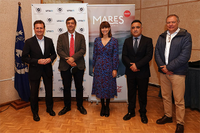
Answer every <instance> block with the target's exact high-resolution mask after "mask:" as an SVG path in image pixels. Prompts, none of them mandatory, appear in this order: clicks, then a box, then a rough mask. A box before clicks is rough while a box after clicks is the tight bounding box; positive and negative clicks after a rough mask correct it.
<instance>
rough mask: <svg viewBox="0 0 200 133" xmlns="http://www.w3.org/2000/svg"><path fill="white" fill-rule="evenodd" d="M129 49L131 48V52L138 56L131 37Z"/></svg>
mask: <svg viewBox="0 0 200 133" xmlns="http://www.w3.org/2000/svg"><path fill="white" fill-rule="evenodd" d="M129 48H130V51H133V53H134V54H136V53H135V50H134V49H133V37H131V38H130V40H129Z"/></svg>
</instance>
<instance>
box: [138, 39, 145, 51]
mask: <svg viewBox="0 0 200 133" xmlns="http://www.w3.org/2000/svg"><path fill="white" fill-rule="evenodd" d="M143 42H144V38H143V35H142V36H141V39H140V43H139V47H138V49H137V51H140V49H141V48H142V46H143V44H144V43H143Z"/></svg>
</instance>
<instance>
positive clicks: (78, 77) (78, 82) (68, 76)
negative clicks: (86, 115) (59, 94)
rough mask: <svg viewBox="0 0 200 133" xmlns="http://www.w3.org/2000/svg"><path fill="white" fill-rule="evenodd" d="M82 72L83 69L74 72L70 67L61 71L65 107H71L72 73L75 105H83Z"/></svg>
mask: <svg viewBox="0 0 200 133" xmlns="http://www.w3.org/2000/svg"><path fill="white" fill-rule="evenodd" d="M83 74H84V70H78V71H76V72H75V73H73V74H72V73H71V72H70V68H69V69H68V70H67V71H61V77H62V82H63V86H64V90H63V94H64V104H65V107H71V82H72V75H73V77H74V83H75V87H76V101H77V106H78V107H80V106H82V105H83V85H82V83H83Z"/></svg>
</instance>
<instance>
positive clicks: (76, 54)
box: [57, 17, 87, 115]
mask: <svg viewBox="0 0 200 133" xmlns="http://www.w3.org/2000/svg"><path fill="white" fill-rule="evenodd" d="M66 26H67V30H68V31H67V32H65V33H63V34H61V35H59V37H58V41H57V53H58V55H59V56H60V61H59V67H58V69H59V70H60V72H61V77H62V82H63V86H64V90H63V95H64V108H63V109H62V110H61V111H60V112H59V113H58V115H64V114H65V113H67V112H68V111H70V110H71V82H72V76H73V77H74V82H75V87H76V101H77V109H78V110H79V111H80V113H82V114H87V111H86V109H85V108H84V107H83V85H82V83H83V75H84V70H85V60H84V55H85V52H86V45H85V37H84V36H83V35H82V34H79V33H77V32H76V31H75V27H76V20H75V19H74V18H73V17H69V18H67V20H66ZM71 40H73V42H74V45H75V46H74V45H73V50H72V48H71V47H72V46H71V45H70V43H71ZM71 52H73V55H71V56H70V53H71Z"/></svg>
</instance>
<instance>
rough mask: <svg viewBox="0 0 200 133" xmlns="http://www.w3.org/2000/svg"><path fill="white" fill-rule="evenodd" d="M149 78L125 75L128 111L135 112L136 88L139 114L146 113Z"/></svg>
mask: <svg viewBox="0 0 200 133" xmlns="http://www.w3.org/2000/svg"><path fill="white" fill-rule="evenodd" d="M148 82H149V78H143V79H138V78H131V77H129V76H127V85H128V102H129V105H128V112H130V113H135V107H136V94H137V90H138V99H139V104H140V110H139V112H140V114H146V112H147V110H146V105H147V90H148Z"/></svg>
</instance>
